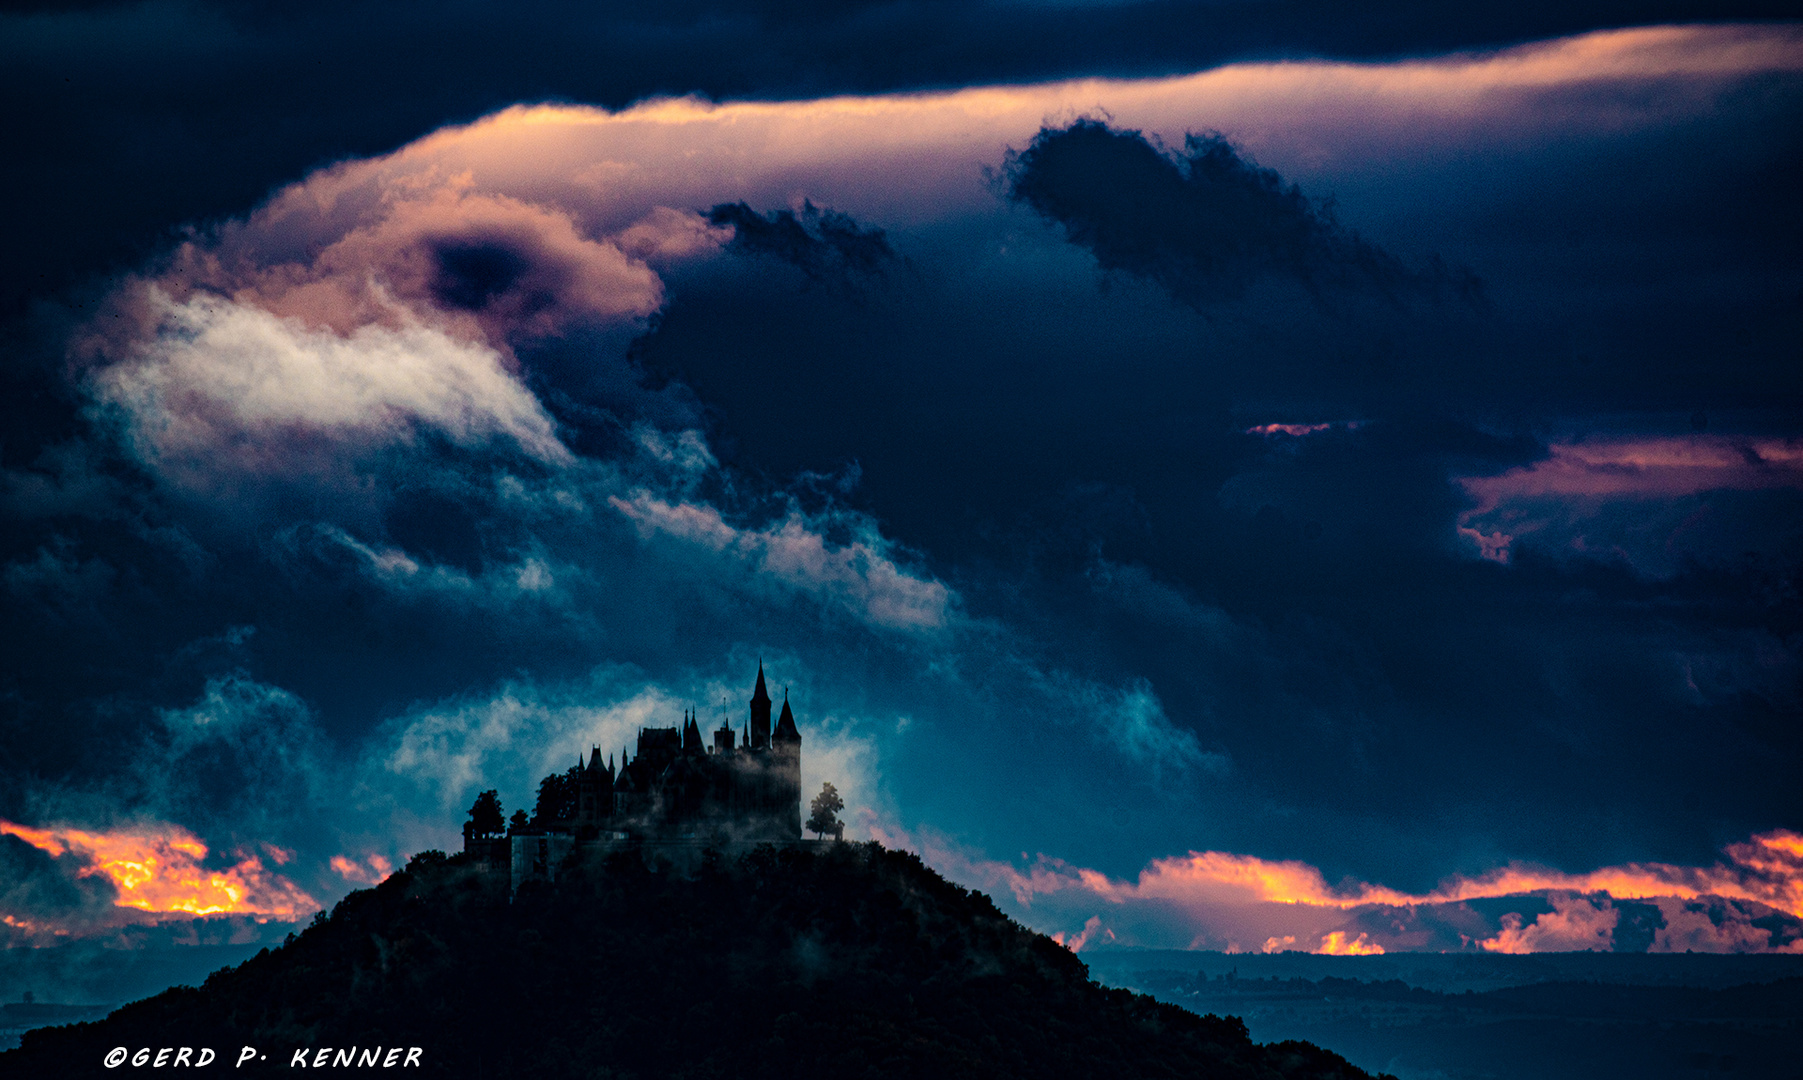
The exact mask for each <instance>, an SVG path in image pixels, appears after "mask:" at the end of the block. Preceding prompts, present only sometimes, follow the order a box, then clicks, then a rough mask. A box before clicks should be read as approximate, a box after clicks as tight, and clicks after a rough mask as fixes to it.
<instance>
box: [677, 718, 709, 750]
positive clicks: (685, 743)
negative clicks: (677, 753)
mask: <svg viewBox="0 0 1803 1080" xmlns="http://www.w3.org/2000/svg"><path fill="white" fill-rule="evenodd" d="M682 752H683V754H685V755H698V754H705V753H707V748H706V747H705V746H703V745H702V742H701V728H700V726H699V725H697V724H696V723H695V717H694V714H692V713H691V714H689V716H688V722H687V723H685V724H683V726H682Z"/></svg>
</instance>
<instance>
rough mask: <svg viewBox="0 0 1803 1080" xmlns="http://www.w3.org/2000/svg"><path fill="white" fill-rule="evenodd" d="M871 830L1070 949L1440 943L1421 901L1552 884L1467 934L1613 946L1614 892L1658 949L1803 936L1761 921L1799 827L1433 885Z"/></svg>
mask: <svg viewBox="0 0 1803 1080" xmlns="http://www.w3.org/2000/svg"><path fill="white" fill-rule="evenodd" d="M870 832H871V835H872V836H873V837H875V838H876V839H879V840H881V841H882V842H884V843H886V844H888V845H890V846H893V847H904V848H907V849H910V850H913V851H915V852H917V853H919V854H920V855H921V857H922V858H923V859H924V860H925V861H927V862H928V863H929V864H931V865H933V866H935V867H937V868H939V869H940V870H941V871H942V872H944V873H946V874H947V875H948V876H950V877H952V878H955V879H957V880H960V881H964V882H966V883H971V884H975V885H977V886H979V887H981V888H985V889H988V890H990V891H992V892H995V893H997V894H998V895H1004V896H1011V897H1012V898H1013V899H1014V901H1015V902H1016V904H1018V905H1019V907H1020V908H1021V909H1023V910H1024V911H1026V912H1037V913H1041V914H1043V915H1044V916H1047V917H1050V918H1054V919H1057V920H1059V921H1064V920H1066V919H1068V920H1070V921H1069V922H1068V923H1066V925H1078V924H1079V923H1080V924H1081V926H1082V929H1081V930H1079V931H1077V932H1075V933H1062V934H1060V935H1059V936H1058V940H1059V941H1060V942H1061V943H1063V944H1065V945H1067V946H1069V947H1071V948H1073V949H1079V948H1082V947H1084V946H1085V945H1088V944H1092V943H1095V942H1102V941H1112V942H1120V943H1123V944H1154V945H1157V946H1159V947H1171V946H1173V945H1175V946H1178V947H1189V948H1217V949H1223V950H1225V951H1229V952H1237V951H1247V952H1251V951H1264V952H1278V951H1282V950H1284V949H1289V948H1303V949H1308V950H1310V951H1314V952H1319V953H1327V954H1334V955H1349V956H1350V955H1375V954H1377V953H1381V952H1384V951H1385V950H1386V949H1391V950H1393V949H1395V948H1424V947H1435V946H1433V939H1432V938H1431V937H1429V936H1426V935H1424V934H1423V933H1420V932H1416V931H1405V930H1404V929H1403V925H1404V923H1406V922H1407V921H1408V918H1407V916H1410V915H1411V914H1412V913H1417V912H1420V911H1423V910H1437V911H1440V912H1447V911H1453V913H1454V914H1456V915H1457V916H1458V917H1459V918H1463V919H1465V920H1466V921H1467V922H1468V923H1470V925H1471V927H1472V928H1475V926H1476V922H1475V920H1479V919H1481V918H1482V916H1479V915H1477V914H1476V913H1475V912H1471V911H1469V910H1468V909H1463V908H1462V905H1464V904H1465V903H1466V902H1468V901H1472V900H1482V899H1493V898H1501V897H1527V896H1537V897H1545V898H1546V899H1547V901H1548V902H1550V903H1551V905H1552V908H1553V910H1552V911H1551V912H1546V913H1543V914H1541V915H1539V916H1538V918H1534V919H1526V918H1524V917H1523V916H1522V914H1521V913H1512V914H1510V915H1508V916H1506V917H1504V918H1503V920H1502V924H1501V927H1500V929H1498V928H1497V927H1496V924H1495V922H1493V921H1492V922H1490V923H1488V924H1487V925H1488V929H1484V930H1482V931H1481V932H1479V933H1470V932H1469V931H1468V932H1467V933H1466V942H1467V945H1468V946H1474V947H1479V948H1483V949H1485V950H1489V951H1493V952H1538V951H1547V950H1557V951H1569V950H1583V949H1608V948H1610V947H1611V946H1612V939H1613V932H1614V930H1615V927H1616V924H1617V921H1618V919H1619V912H1618V911H1617V910H1616V908H1615V907H1614V904H1613V901H1619V900H1640V901H1647V902H1651V903H1653V904H1655V906H1657V907H1658V908H1659V909H1660V912H1661V913H1662V916H1663V917H1664V920H1665V929H1663V930H1661V931H1660V932H1659V935H1658V936H1657V937H1656V939H1655V941H1654V943H1653V948H1654V949H1656V950H1677V951H1682V950H1683V949H1685V948H1694V949H1699V950H1708V951H1765V950H1768V949H1774V948H1778V949H1786V950H1791V949H1794V948H1795V949H1803V937H1800V938H1797V940H1795V941H1789V942H1785V943H1782V944H1778V943H1775V942H1774V939H1773V935H1772V934H1771V933H1770V932H1768V931H1765V930H1761V929H1759V928H1758V927H1756V926H1754V925H1753V921H1752V920H1753V919H1754V918H1757V917H1758V913H1759V912H1761V911H1766V912H1768V913H1769V912H1771V911H1776V912H1781V913H1785V914H1788V915H1790V916H1793V917H1796V918H1803V834H1799V833H1795V832H1791V831H1788V830H1783V829H1778V830H1773V831H1771V832H1766V833H1761V834H1758V835H1756V836H1753V837H1751V838H1750V839H1748V840H1746V841H1743V842H1741V843H1737V844H1730V845H1728V846H1727V847H1726V848H1724V849H1723V855H1724V856H1725V858H1724V859H1723V860H1722V861H1720V862H1717V863H1716V864H1715V865H1713V866H1679V865H1674V864H1670V863H1628V864H1625V865H1622V866H1612V867H1604V868H1602V869H1599V870H1593V871H1590V872H1588V873H1581V874H1570V873H1564V872H1561V871H1556V870H1550V869H1546V868H1543V867H1535V866H1532V865H1529V864H1524V863H1512V864H1510V865H1508V866H1505V867H1502V868H1500V869H1497V870H1494V871H1491V872H1490V873H1487V874H1482V875H1478V876H1475V877H1464V876H1460V877H1453V878H1449V879H1447V880H1446V881H1444V882H1443V883H1441V885H1440V886H1439V887H1438V888H1435V889H1433V890H1432V891H1430V892H1426V893H1409V892H1404V891H1401V890H1397V889H1391V888H1386V887H1384V886H1381V885H1373V884H1369V883H1366V882H1360V881H1350V880H1349V881H1344V882H1341V883H1339V884H1337V885H1335V884H1329V883H1328V881H1327V879H1326V877H1325V876H1324V875H1323V874H1322V873H1321V871H1320V870H1319V869H1317V868H1316V867H1313V866H1310V865H1309V864H1307V863H1304V862H1300V861H1293V860H1286V861H1276V860H1269V859H1261V858H1258V857H1257V856H1252V855H1237V854H1232V853H1229V852H1222V851H1203V852H1194V851H1193V852H1190V853H1189V854H1187V855H1184V856H1175V857H1170V858H1163V859H1155V860H1153V861H1152V862H1151V863H1149V864H1148V865H1147V866H1146V867H1145V869H1143V870H1142V871H1140V873H1139V875H1138V877H1137V878H1136V879H1135V880H1132V881H1126V880H1120V879H1116V878H1112V877H1109V876H1108V875H1106V874H1103V873H1100V872H1098V871H1095V870H1090V869H1086V868H1083V867H1077V866H1071V865H1070V864H1068V863H1065V862H1063V861H1061V860H1058V859H1053V858H1049V857H1047V856H1044V855H1041V856H1039V857H1038V858H1037V859H1035V860H1033V861H1031V862H1030V863H1028V865H1027V866H1026V867H1025V868H1024V869H1023V868H1021V867H1018V866H1016V865H1014V864H1012V863H1007V862H1002V861H999V860H993V859H984V858H980V857H976V856H973V855H972V854H970V853H969V852H966V851H963V850H961V849H960V848H959V847H958V846H957V845H954V844H952V843H950V842H948V841H946V840H945V839H944V838H941V837H937V836H934V835H931V834H915V833H909V832H906V831H903V830H900V829H896V828H893V827H889V826H884V825H881V824H872V825H871V826H870ZM1366 917H1378V918H1377V923H1378V925H1377V926H1374V924H1373V923H1371V922H1368V921H1367V922H1361V921H1360V920H1361V919H1362V918H1366ZM1382 925H1388V926H1389V929H1387V930H1385V929H1381V926H1382ZM1360 927H1373V928H1372V929H1369V930H1366V929H1361V928H1360ZM1386 942H1387V943H1388V944H1387V945H1386V944H1385V943H1386ZM1311 943H1312V944H1311ZM1454 947H1456V942H1455V946H1454Z"/></svg>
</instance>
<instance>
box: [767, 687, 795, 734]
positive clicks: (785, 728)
mask: <svg viewBox="0 0 1803 1080" xmlns="http://www.w3.org/2000/svg"><path fill="white" fill-rule="evenodd" d="M770 741H771V743H772V744H773V745H776V746H782V745H785V744H793V745H794V746H796V747H800V746H801V732H800V731H798V730H796V728H795V714H794V713H793V712H790V711H789V691H788V690H787V689H785V690H783V714H782V716H780V717H778V718H777V721H776V734H774V735H772V736H771V737H770Z"/></svg>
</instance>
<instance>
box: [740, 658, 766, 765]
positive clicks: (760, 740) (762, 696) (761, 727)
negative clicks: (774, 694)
mask: <svg viewBox="0 0 1803 1080" xmlns="http://www.w3.org/2000/svg"><path fill="white" fill-rule="evenodd" d="M747 735H748V736H749V737H748V738H747V739H746V740H745V742H746V745H747V746H749V747H750V748H751V749H753V750H764V749H767V748H768V747H769V746H770V691H768V690H766V689H764V663H763V661H761V660H760V661H758V684H757V689H755V690H753V691H752V692H751V728H750V730H749V731H748V732H747Z"/></svg>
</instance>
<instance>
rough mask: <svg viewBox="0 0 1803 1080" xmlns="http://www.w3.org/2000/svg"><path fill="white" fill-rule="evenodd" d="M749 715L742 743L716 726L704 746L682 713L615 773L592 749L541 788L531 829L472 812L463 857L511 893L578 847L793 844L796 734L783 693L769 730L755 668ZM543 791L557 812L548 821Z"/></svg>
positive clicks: (650, 734) (641, 738)
mask: <svg viewBox="0 0 1803 1080" xmlns="http://www.w3.org/2000/svg"><path fill="white" fill-rule="evenodd" d="M750 705H751V716H750V720H749V722H748V723H747V724H746V725H745V728H744V731H743V738H742V739H741V738H740V735H741V733H740V732H738V731H734V730H733V729H732V728H731V727H730V726H728V725H727V724H726V723H725V722H724V721H723V722H722V723H721V725H720V727H719V729H718V730H716V731H714V732H713V733H712V734H713V743H712V745H711V746H710V745H708V744H706V743H704V742H703V740H702V734H701V727H700V725H699V724H698V723H697V722H696V718H695V716H694V714H692V713H689V712H685V713H684V714H683V724H682V727H681V728H674V727H669V728H641V729H640V730H639V734H638V746H637V748H636V752H634V753H631V754H630V755H629V754H628V753H627V752H624V751H623V752H622V753H621V756H620V765H619V768H618V769H617V770H616V769H615V768H614V763H613V759H612V757H611V755H610V756H609V758H608V760H606V761H602V760H601V748H600V747H598V746H597V747H593V748H592V749H591V753H590V756H589V759H588V762H587V764H583V763H582V761H581V759H580V757H578V760H577V766H576V767H575V768H573V769H571V770H570V771H569V772H567V773H564V774H561V775H556V774H554V775H553V776H550V777H547V778H546V780H545V786H544V787H541V789H540V813H539V815H538V816H536V817H534V818H532V819H531V820H521V817H522V816H523V815H516V818H515V822H514V823H513V825H511V826H510V827H508V829H507V831H506V832H505V833H504V834H503V833H500V832H499V831H498V830H494V829H493V828H492V826H491V827H490V828H488V829H484V828H482V827H480V825H479V824H478V822H477V821H476V820H475V812H474V810H472V813H471V820H470V821H469V822H466V823H465V824H464V827H463V850H464V851H465V852H467V853H469V854H470V855H472V856H473V857H474V858H475V859H476V860H477V861H478V862H479V863H480V864H482V865H483V866H485V867H487V868H489V869H492V870H496V871H500V870H503V869H506V870H509V871H511V874H512V878H513V884H514V887H515V888H518V887H519V885H520V883H521V882H522V881H525V880H529V879H532V878H547V879H550V878H555V877H556V868H557V865H558V864H559V863H561V862H562V861H563V858H564V856H566V855H568V854H569V852H570V850H571V848H573V847H575V846H578V845H601V844H615V843H632V842H641V843H653V844H670V843H686V844H695V843H701V844H723V843H763V842H778V843H783V842H795V841H799V840H800V839H801V732H800V731H798V730H797V729H796V727H795V714H794V712H792V711H791V710H790V708H789V695H788V693H787V692H786V691H785V692H784V694H783V707H782V713H781V714H780V715H779V717H778V718H777V721H776V725H775V727H774V729H773V728H772V727H771V724H770V706H771V701H770V693H769V691H768V690H767V689H766V687H765V684H764V665H763V664H761V663H760V664H758V675H757V686H756V688H755V689H753V690H752V693H751V702H750ZM571 787H573V788H574V790H573V791H570V790H568V789H569V788H571ZM547 790H549V791H551V792H552V794H553V795H554V796H555V799H554V801H556V802H559V803H560V804H561V805H560V807H559V808H558V809H559V810H561V811H562V812H556V811H553V812H549V813H547V812H546V805H545V803H546V796H545V793H546V792H547ZM572 796H573V797H572ZM497 816H498V813H497Z"/></svg>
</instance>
